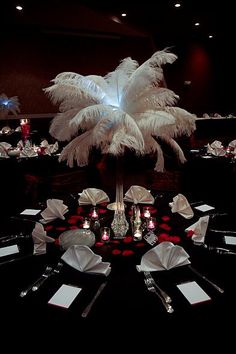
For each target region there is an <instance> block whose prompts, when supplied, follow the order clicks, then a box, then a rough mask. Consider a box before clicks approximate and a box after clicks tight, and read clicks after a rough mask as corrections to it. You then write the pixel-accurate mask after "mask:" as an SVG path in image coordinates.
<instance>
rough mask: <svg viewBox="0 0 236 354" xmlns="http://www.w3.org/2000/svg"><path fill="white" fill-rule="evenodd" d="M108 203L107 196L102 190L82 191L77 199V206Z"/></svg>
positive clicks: (90, 189) (89, 189)
mask: <svg viewBox="0 0 236 354" xmlns="http://www.w3.org/2000/svg"><path fill="white" fill-rule="evenodd" d="M109 201H110V199H109V197H108V195H107V194H106V193H105V192H104V191H103V190H101V189H97V188H87V189H84V190H83V191H82V193H81V194H80V197H79V205H89V204H92V205H97V204H100V203H105V202H109Z"/></svg>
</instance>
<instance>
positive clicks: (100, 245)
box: [95, 242, 104, 247]
mask: <svg viewBox="0 0 236 354" xmlns="http://www.w3.org/2000/svg"><path fill="white" fill-rule="evenodd" d="M103 245H104V243H103V242H96V243H95V246H96V247H102V246H103Z"/></svg>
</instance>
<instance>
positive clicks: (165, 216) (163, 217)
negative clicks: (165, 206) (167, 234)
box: [161, 215, 170, 221]
mask: <svg viewBox="0 0 236 354" xmlns="http://www.w3.org/2000/svg"><path fill="white" fill-rule="evenodd" d="M161 219H162V220H163V221H169V220H170V217H169V216H168V215H163V216H162V217H161Z"/></svg>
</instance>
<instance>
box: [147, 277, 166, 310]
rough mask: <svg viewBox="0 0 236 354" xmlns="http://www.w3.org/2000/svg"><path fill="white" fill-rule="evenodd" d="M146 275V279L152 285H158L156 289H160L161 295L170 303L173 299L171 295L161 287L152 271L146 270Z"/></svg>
mask: <svg viewBox="0 0 236 354" xmlns="http://www.w3.org/2000/svg"><path fill="white" fill-rule="evenodd" d="M144 276H145V278H146V280H147V281H148V282H149V284H150V285H152V286H154V287H156V289H157V290H158V291H159V293H160V295H161V296H162V297H163V299H164V300H165V302H167V303H168V304H169V303H170V302H171V301H172V299H171V297H170V296H169V295H168V294H167V293H166V292H165V291H164V290H162V289H161V288H160V287H159V285H157V283H156V282H155V280H154V279H153V277H152V275H151V273H150V272H144Z"/></svg>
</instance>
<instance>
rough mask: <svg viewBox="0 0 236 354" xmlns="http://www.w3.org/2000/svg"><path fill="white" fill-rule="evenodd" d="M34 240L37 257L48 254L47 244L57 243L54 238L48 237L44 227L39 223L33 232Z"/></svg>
mask: <svg viewBox="0 0 236 354" xmlns="http://www.w3.org/2000/svg"><path fill="white" fill-rule="evenodd" d="M32 238H33V242H34V254H36V255H39V254H44V253H46V243H47V242H54V241H55V240H54V239H53V238H52V237H49V236H47V233H46V231H45V230H44V228H43V225H42V224H40V223H39V222H36V223H35V227H34V229H33V231H32Z"/></svg>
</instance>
